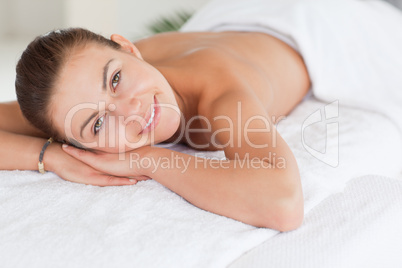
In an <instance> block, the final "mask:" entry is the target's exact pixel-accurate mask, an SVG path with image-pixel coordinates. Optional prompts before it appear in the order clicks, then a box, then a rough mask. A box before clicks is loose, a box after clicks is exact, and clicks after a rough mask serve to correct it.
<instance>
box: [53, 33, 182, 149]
mask: <svg viewBox="0 0 402 268" xmlns="http://www.w3.org/2000/svg"><path fill="white" fill-rule="evenodd" d="M118 41H119V40H118ZM123 41H124V40H123ZM125 41H127V40H125ZM127 42H128V41H127ZM50 111H51V120H52V123H53V125H54V126H55V127H56V130H57V131H58V132H59V133H62V134H63V136H64V137H65V138H66V139H67V140H68V141H70V142H71V143H73V144H75V145H78V146H83V147H85V148H90V149H95V150H101V151H105V152H114V153H117V152H125V151H129V150H132V149H135V148H139V147H142V146H145V145H150V144H156V143H159V142H162V141H165V140H166V139H168V138H170V137H171V136H172V135H173V134H174V133H175V132H176V130H177V129H178V127H179V124H180V111H179V109H178V105H177V102H176V98H175V94H174V92H173V90H172V88H171V87H170V85H169V83H168V82H167V80H166V79H165V77H164V76H163V75H162V74H161V73H160V72H159V71H158V70H157V69H155V68H154V67H152V66H151V65H150V64H148V63H146V62H145V61H143V60H142V58H141V55H140V53H139V52H138V50H137V49H136V47H135V46H134V45H133V44H132V43H131V42H129V44H123V49H122V50H115V49H112V48H109V47H105V46H100V45H96V44H88V45H86V46H85V47H84V48H82V49H79V50H77V51H74V52H73V54H72V55H71V56H70V57H69V58H68V60H67V62H66V64H65V66H64V67H63V69H62V70H61V73H60V76H59V78H58V80H57V83H56V86H55V93H54V95H53V96H52V101H51V104H50ZM77 143H79V144H77Z"/></svg>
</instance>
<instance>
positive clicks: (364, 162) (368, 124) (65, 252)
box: [0, 0, 402, 267]
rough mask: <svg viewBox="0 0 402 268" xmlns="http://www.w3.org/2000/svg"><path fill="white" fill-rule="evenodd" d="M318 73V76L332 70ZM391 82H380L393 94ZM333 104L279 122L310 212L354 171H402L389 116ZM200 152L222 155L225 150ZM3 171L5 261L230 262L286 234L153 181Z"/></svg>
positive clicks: (0, 249) (314, 103)
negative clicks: (84, 180)
mask: <svg viewBox="0 0 402 268" xmlns="http://www.w3.org/2000/svg"><path fill="white" fill-rule="evenodd" d="M251 2H253V1H250V2H249V1H245V2H244V3H247V5H246V6H245V8H246V7H247V6H250V7H253V5H252V4H251ZM339 2H340V3H343V2H344V1H342V0H339ZM350 2H353V1H350ZM365 2H367V3H368V6H371V4H370V3H371V2H372V1H365ZM230 3H232V1H230ZM353 6H354V5H353V4H352V7H353ZM362 10H365V9H364V8H363V9H362ZM370 10H371V9H370ZM307 11H308V10H304V9H303V8H301V9H300V8H299V9H296V10H293V12H295V13H294V15H295V16H296V17H295V18H296V19H297V18H299V19H297V20H298V21H300V23H302V21H303V20H302V19H300V18H304V19H306V20H307V21H308V22H309V23H313V22H314V21H309V20H308V16H307V14H304V13H305V12H307ZM359 12H360V7H359ZM310 13H311V12H310ZM363 13H364V12H363ZM390 13H391V15H390V17H392V14H393V13H392V11H390ZM359 14H360V13H359ZM196 17H197V16H196ZM312 17H314V16H312ZM239 19H240V17H239ZM288 19H289V18H288ZM378 23H379V22H378ZM341 25H342V24H341ZM310 26H311V27H313V26H312V25H310ZM332 26H334V25H332ZM313 28H314V27H313ZM326 45H327V44H325V46H326ZM325 46H322V47H319V48H317V47H316V49H325ZM364 48H365V47H362V48H361V49H364ZM324 54H325V53H324ZM319 55H322V54H319ZM313 56H314V55H313ZM323 66H325V65H323ZM399 70H400V69H399ZM314 71H316V72H318V70H314V68H313V69H312V72H313V76H314V77H315V78H316V79H319V78H317V77H318V76H320V75H324V77H326V76H327V75H328V73H323V74H317V73H314ZM337 71H338V69H336V68H335V69H331V72H333V73H332V76H335V77H342V75H345V74H344V72H340V74H339V76H338V73H337ZM343 79H346V78H342V79H340V80H343ZM332 80H333V79H332ZM317 81H319V80H317ZM352 81H354V80H352ZM313 82H314V81H313ZM314 83H315V82H314ZM343 83H345V88H346V89H347V90H351V87H352V85H354V84H353V83H352V84H350V83H349V82H348V81H340V82H337V85H338V86H339V88H340V90H341V89H342V85H343ZM384 83H387V81H384ZM329 84H331V83H329ZM320 85H322V86H323V87H326V86H327V85H328V84H325V81H323V82H322V83H320V82H317V83H315V92H320V91H319V90H320V89H319V88H317V87H319V86H320ZM385 86H386V85H385V84H383V85H382V86H381V87H380V88H381V89H383V88H384V90H388V88H389V87H385ZM355 96H357V95H355ZM359 96H360V95H359ZM363 96H364V95H362V97H363ZM326 100H327V101H329V102H330V104H329V105H327V103H324V102H321V101H318V100H316V99H315V98H314V97H311V96H310V97H308V98H306V100H305V101H304V102H303V103H302V104H301V105H299V106H298V107H297V108H296V109H295V110H294V111H293V112H292V113H291V115H290V116H289V117H288V118H287V119H285V120H283V121H281V122H280V124H279V125H278V130H279V133H281V135H282V136H283V137H284V138H285V140H286V141H287V142H288V144H289V145H290V147H291V149H292V150H293V152H294V153H295V156H296V158H297V161H298V164H299V167H300V172H301V178H302V185H303V191H304V195H305V212H306V213H308V212H309V211H310V210H311V209H312V208H313V207H315V206H316V205H317V204H319V203H320V202H321V201H322V200H323V199H324V198H326V197H328V196H329V195H331V194H333V193H336V192H339V191H342V190H343V188H344V187H345V185H346V183H347V181H348V180H350V179H352V178H354V177H356V176H361V175H364V174H381V175H385V176H391V177H394V176H396V174H398V173H399V172H400V171H401V164H400V163H401V162H402V155H401V154H402V152H401V150H400V148H401V147H402V142H401V136H400V133H399V132H398V130H397V128H396V127H395V124H393V123H392V122H391V121H390V119H388V118H387V117H386V116H384V115H382V114H381V113H379V112H375V111H373V112H369V111H365V110H362V109H356V108H350V107H349V108H348V107H346V106H343V105H338V102H333V101H336V100H338V96H334V97H330V96H328V97H327V99H326ZM339 104H342V101H341V100H339ZM383 104H385V105H387V106H389V107H391V105H389V102H388V101H387V102H385V103H383ZM318 110H321V112H320V111H318ZM374 110H376V109H374ZM317 111H318V112H317ZM380 112H384V111H382V110H381V111H380ZM385 114H387V113H385ZM322 115H323V116H324V119H325V120H324V119H320V118H321V117H320V116H322ZM387 115H389V114H387ZM373 122H375V123H373ZM327 130H328V131H327ZM174 149H176V150H180V151H184V152H187V153H192V154H195V153H196V152H195V151H192V150H189V149H187V148H185V147H181V146H176V147H174ZM312 154H314V155H315V156H313V155H312ZM201 155H203V156H207V157H219V158H222V157H223V154H222V152H214V153H207V152H204V153H202V154H201ZM0 177H1V179H0V260H1V266H2V267H160V266H165V267H222V266H225V265H227V264H229V263H230V262H231V261H233V260H234V259H235V258H236V257H238V256H240V254H242V253H244V252H246V251H247V250H249V249H251V248H252V247H254V246H256V245H258V244H260V243H261V242H263V241H264V240H266V239H267V238H269V237H272V236H274V235H275V234H277V233H278V232H276V231H274V230H269V229H259V228H254V227H251V226H248V225H246V224H243V223H240V222H237V221H234V220H231V219H228V218H225V217H222V216H218V215H214V214H212V213H209V212H206V211H203V210H201V209H198V208H196V207H194V206H192V205H191V204H189V203H187V202H186V201H185V200H183V199H182V198H181V197H179V196H178V195H176V194H174V193H172V192H171V191H169V190H168V189H166V188H165V187H163V186H161V185H159V184H158V183H156V182H155V181H145V182H140V183H138V184H137V185H134V186H124V187H104V188H102V187H95V186H86V185H80V184H74V183H70V182H66V181H62V180H60V179H59V178H58V177H57V176H56V175H55V174H52V173H48V174H46V175H40V174H38V173H37V172H30V171H24V172H22V171H1V172H0Z"/></svg>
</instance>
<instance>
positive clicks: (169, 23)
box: [148, 11, 193, 34]
mask: <svg viewBox="0 0 402 268" xmlns="http://www.w3.org/2000/svg"><path fill="white" fill-rule="evenodd" d="M192 15H193V13H192V12H188V11H179V12H176V14H174V15H172V16H168V17H161V18H159V19H157V20H156V21H155V22H153V23H151V24H150V25H149V26H148V30H149V31H150V32H151V33H153V34H157V33H163V32H171V31H177V30H179V29H180V27H181V26H182V25H183V24H184V23H186V21H187V20H188V19H189V18H191V16H192Z"/></svg>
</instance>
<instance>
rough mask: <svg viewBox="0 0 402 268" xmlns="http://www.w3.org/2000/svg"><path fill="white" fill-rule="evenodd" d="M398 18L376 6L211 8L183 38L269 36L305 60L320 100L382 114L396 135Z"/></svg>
mask: <svg viewBox="0 0 402 268" xmlns="http://www.w3.org/2000/svg"><path fill="white" fill-rule="evenodd" d="M401 26H402V13H401V11H400V10H398V9H396V8H395V7H393V6H391V5H390V4H388V3H386V2H384V1H379V0H366V1H361V0H281V1H276V0H248V1H244V0H215V1H212V2H210V4H209V5H207V6H205V7H204V8H203V9H202V10H201V11H200V12H198V13H197V14H196V15H195V16H193V17H192V18H191V19H190V21H189V22H188V23H187V24H186V25H184V27H183V28H182V29H181V30H182V31H222V30H241V29H245V30H247V29H248V30H250V29H253V28H254V30H256V31H262V32H267V33H270V34H272V35H274V36H276V37H278V38H281V39H282V40H283V41H285V42H287V43H289V44H290V45H291V46H293V47H295V48H296V49H297V50H298V51H299V52H300V54H301V55H302V56H303V58H304V60H305V63H306V65H307V68H308V72H309V74H310V77H311V80H312V82H313V91H314V95H315V96H316V97H318V98H319V99H321V100H324V101H327V102H332V101H334V100H339V103H340V104H341V105H351V106H353V107H360V108H364V109H369V110H373V111H378V112H381V113H383V114H385V115H387V116H388V117H389V118H391V119H392V120H393V121H394V122H395V123H396V124H397V125H398V126H399V128H400V130H401V131H402V119H401V114H402V105H401V103H402V75H400V74H401V70H402V49H401V48H402V31H401Z"/></svg>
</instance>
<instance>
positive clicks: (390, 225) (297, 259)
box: [229, 175, 402, 268]
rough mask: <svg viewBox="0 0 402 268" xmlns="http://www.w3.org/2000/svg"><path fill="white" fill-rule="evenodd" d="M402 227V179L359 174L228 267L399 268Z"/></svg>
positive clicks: (401, 256)
mask: <svg viewBox="0 0 402 268" xmlns="http://www.w3.org/2000/svg"><path fill="white" fill-rule="evenodd" d="M401 226H402V178H401V179H399V180H396V179H391V178H387V177H381V176H373V175H370V176H363V177H359V178H356V179H353V180H352V181H350V182H349V183H348V184H347V187H346V188H345V190H344V191H343V192H342V193H338V194H334V195H332V196H330V197H328V198H327V199H325V200H324V201H323V202H321V203H320V204H319V205H317V206H316V207H315V208H314V209H312V210H311V212H310V213H309V214H308V215H307V216H306V218H305V221H304V225H303V226H302V227H301V228H300V229H299V230H297V231H296V232H290V233H282V234H279V235H276V236H275V237H273V238H271V239H269V240H268V241H266V242H264V243H263V244H262V245H260V246H258V248H256V249H253V250H251V251H250V252H248V253H247V254H245V256H243V257H242V258H240V259H239V260H238V261H236V262H234V263H233V265H231V266H229V267H230V268H243V267H276V268H281V267H284V268H285V267H298V268H321V267H326V268H332V267H333V268H335V267H343V268H355V267H365V268H377V267H400V266H401V263H402V255H401V252H402V243H401V241H402V228H401ZM267 252H269V254H267Z"/></svg>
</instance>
